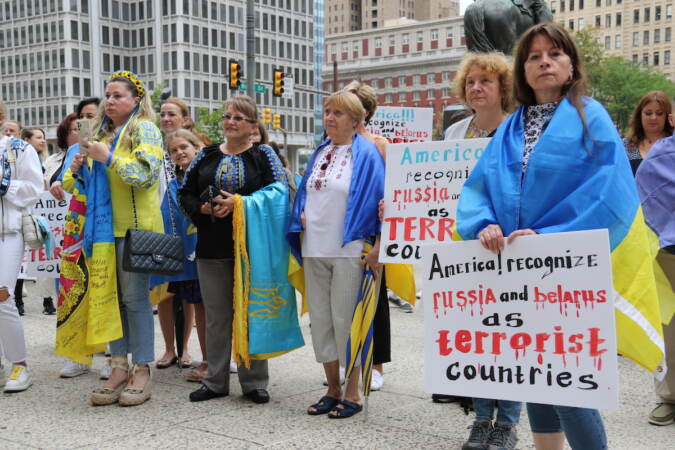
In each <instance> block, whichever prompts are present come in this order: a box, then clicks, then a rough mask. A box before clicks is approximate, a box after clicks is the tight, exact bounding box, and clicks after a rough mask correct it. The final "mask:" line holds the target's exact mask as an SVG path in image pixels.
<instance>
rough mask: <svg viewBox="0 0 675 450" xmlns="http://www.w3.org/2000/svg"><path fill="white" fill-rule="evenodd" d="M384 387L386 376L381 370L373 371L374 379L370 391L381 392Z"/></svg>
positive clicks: (371, 381)
mask: <svg viewBox="0 0 675 450" xmlns="http://www.w3.org/2000/svg"><path fill="white" fill-rule="evenodd" d="M382 386H384V375H382V374H381V373H380V371H379V370H377V369H373V377H372V378H371V380H370V390H371V391H379V390H380V389H382Z"/></svg>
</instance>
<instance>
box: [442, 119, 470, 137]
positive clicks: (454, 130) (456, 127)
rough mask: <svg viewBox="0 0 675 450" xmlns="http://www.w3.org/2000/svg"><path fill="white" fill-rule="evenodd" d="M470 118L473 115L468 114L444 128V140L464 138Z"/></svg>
mask: <svg viewBox="0 0 675 450" xmlns="http://www.w3.org/2000/svg"><path fill="white" fill-rule="evenodd" d="M472 120H473V116H469V117H467V118H466V119H462V120H460V121H458V122H455V123H453V124H452V125H450V126H449V127H448V128H447V129H446V130H445V140H446V141H449V140H454V139H466V130H468V129H469V125H470V124H471V121H472Z"/></svg>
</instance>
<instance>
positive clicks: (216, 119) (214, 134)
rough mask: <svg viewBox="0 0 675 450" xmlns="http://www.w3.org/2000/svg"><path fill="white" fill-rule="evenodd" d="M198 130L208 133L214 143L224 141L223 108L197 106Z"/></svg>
mask: <svg viewBox="0 0 675 450" xmlns="http://www.w3.org/2000/svg"><path fill="white" fill-rule="evenodd" d="M195 127H196V128H197V131H199V132H200V133H204V134H206V135H207V136H208V137H209V139H211V142H213V143H214V144H217V143H220V142H223V141H224V136H223V110H222V109H221V108H218V109H216V110H214V111H209V110H208V108H197V122H196V123H195Z"/></svg>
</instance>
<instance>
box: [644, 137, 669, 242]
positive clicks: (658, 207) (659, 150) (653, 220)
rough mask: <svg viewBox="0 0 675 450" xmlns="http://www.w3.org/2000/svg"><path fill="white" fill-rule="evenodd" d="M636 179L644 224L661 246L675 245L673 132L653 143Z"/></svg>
mask: <svg viewBox="0 0 675 450" xmlns="http://www.w3.org/2000/svg"><path fill="white" fill-rule="evenodd" d="M635 180H636V182H637V187H638V192H639V193H640V199H641V200H642V209H643V210H644V213H645V220H646V221H647V225H649V227H650V228H651V229H652V230H654V232H655V233H656V234H657V235H658V236H659V243H660V245H661V247H669V246H671V245H675V136H671V137H669V138H666V139H661V140H660V141H658V142H657V143H656V144H654V146H653V147H652V148H651V150H649V154H648V155H647V158H645V160H644V161H642V164H640V168H639V169H638V171H637V175H636V178H635Z"/></svg>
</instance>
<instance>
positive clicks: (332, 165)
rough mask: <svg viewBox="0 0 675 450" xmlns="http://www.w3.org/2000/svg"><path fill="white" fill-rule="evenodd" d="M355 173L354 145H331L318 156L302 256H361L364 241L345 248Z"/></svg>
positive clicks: (310, 187)
mask: <svg viewBox="0 0 675 450" xmlns="http://www.w3.org/2000/svg"><path fill="white" fill-rule="evenodd" d="M352 172H353V160H352V149H351V145H328V146H326V147H325V148H323V149H322V150H321V152H320V153H319V154H318V155H317V156H316V160H315V162H314V166H313V167H312V173H311V174H310V176H309V178H308V180H307V200H306V201H305V221H306V227H305V232H304V233H303V235H302V256H303V257H305V258H306V257H309V258H358V257H360V256H361V250H363V240H362V239H358V240H356V241H352V242H348V243H347V244H346V245H345V246H344V247H343V246H342V240H343V236H344V226H345V216H346V214H347V200H348V197H349V187H350V184H351V180H352Z"/></svg>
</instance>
